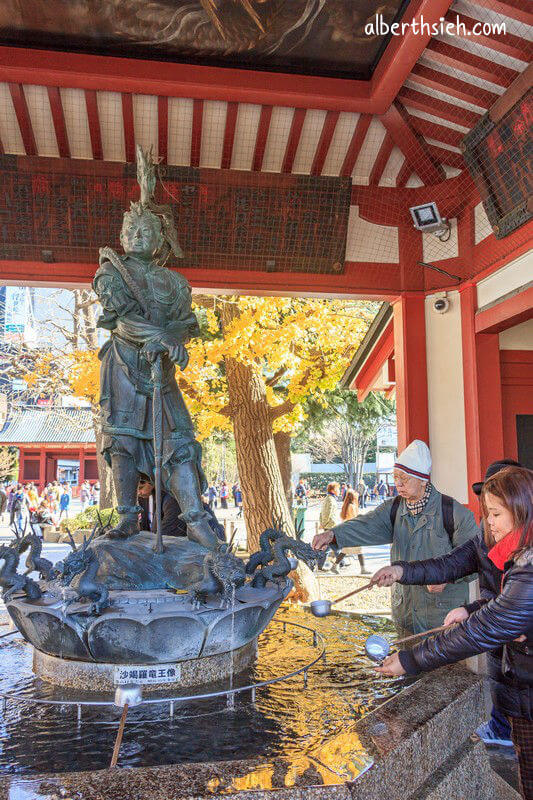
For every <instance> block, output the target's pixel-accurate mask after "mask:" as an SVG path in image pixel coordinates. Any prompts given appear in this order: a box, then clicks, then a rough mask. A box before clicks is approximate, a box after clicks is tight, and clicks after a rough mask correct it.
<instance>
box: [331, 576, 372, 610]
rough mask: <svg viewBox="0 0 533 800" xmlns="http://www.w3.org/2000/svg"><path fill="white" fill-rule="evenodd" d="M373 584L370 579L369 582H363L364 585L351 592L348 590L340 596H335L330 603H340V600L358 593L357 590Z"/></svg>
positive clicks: (361, 590) (359, 590)
mask: <svg viewBox="0 0 533 800" xmlns="http://www.w3.org/2000/svg"><path fill="white" fill-rule="evenodd" d="M373 585H374V584H373V583H372V581H370V583H365V585H364V586H359V588H358V589H354V590H353V592H348V594H343V596H342V597H337V598H335V600H332V601H331V605H334V604H335V603H340V602H341V600H347V599H348V597H353V595H354V594H358V593H359V592H364V590H365V589H370V587H371V586H373Z"/></svg>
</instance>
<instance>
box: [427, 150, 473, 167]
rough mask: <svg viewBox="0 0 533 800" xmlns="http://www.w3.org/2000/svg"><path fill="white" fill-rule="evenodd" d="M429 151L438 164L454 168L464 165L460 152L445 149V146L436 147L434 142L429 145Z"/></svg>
mask: <svg viewBox="0 0 533 800" xmlns="http://www.w3.org/2000/svg"><path fill="white" fill-rule="evenodd" d="M429 152H430V153H431V155H432V156H433V158H434V159H435V161H438V162H439V164H446V166H448V167H455V169H465V167H466V164H465V162H464V158H463V155H462V153H456V152H455V151H454V150H446V148H445V147H437V146H436V145H434V144H430V145H429Z"/></svg>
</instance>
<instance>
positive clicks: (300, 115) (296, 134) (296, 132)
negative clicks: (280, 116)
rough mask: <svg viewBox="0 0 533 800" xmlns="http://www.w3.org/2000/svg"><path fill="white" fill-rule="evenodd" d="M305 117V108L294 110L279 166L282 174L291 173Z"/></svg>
mask: <svg viewBox="0 0 533 800" xmlns="http://www.w3.org/2000/svg"><path fill="white" fill-rule="evenodd" d="M305 115H306V109H305V108H295V109H294V114H293V117H292V123H291V129H290V132H289V138H288V139H287V147H286V148H285V156H284V157H283V164H282V165H281V171H282V172H285V173H288V172H292V165H293V164H294V157H295V155H296V151H297V149H298V145H299V143H300V137H301V135H302V128H303V125H304V121H305Z"/></svg>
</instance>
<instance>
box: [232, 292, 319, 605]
mask: <svg viewBox="0 0 533 800" xmlns="http://www.w3.org/2000/svg"><path fill="white" fill-rule="evenodd" d="M237 314H238V310H237V306H236V304H233V303H231V302H230V301H226V302H225V304H224V308H223V313H222V321H223V326H224V327H226V326H227V325H228V324H229V323H230V322H231V321H232V319H234V318H235V316H236V315H237ZM225 367H226V378H227V381H228V394H229V409H230V411H229V413H230V416H231V419H232V421H233V431H234V436H235V447H236V452H237V468H238V471H239V478H240V483H241V489H242V493H243V510H244V520H245V524H246V530H247V535H248V550H249V552H250V553H253V552H255V551H257V550H259V536H260V535H261V533H262V532H263V531H264V530H265V529H266V528H270V527H271V526H272V523H273V522H274V521H275V522H279V523H280V524H281V525H282V526H283V530H284V531H285V533H287V534H288V535H289V536H294V535H295V531H294V524H293V520H292V515H291V511H290V510H289V506H288V504H287V498H286V496H285V492H284V487H283V480H282V476H281V470H280V465H279V462H278V457H277V453H276V447H275V444H274V434H273V431H272V416H271V411H270V406H269V403H268V400H267V397H266V386H265V381H264V380H263V377H262V376H261V375H260V374H259V371H258V370H257V368H256V367H255V366H254V365H250V364H242V363H241V362H240V361H237V360H236V359H234V358H231V357H229V356H226V358H225ZM295 583H296V589H297V597H298V599H301V600H307V599H308V598H309V597H312V598H313V597H316V596H318V587H317V582H316V580H315V578H314V576H313V573H312V572H311V571H310V570H309V569H308V568H307V567H306V565H305V564H303V565H300V567H299V568H298V571H297V575H296V581H295Z"/></svg>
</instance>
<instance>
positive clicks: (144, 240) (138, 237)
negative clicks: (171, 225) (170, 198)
mask: <svg viewBox="0 0 533 800" xmlns="http://www.w3.org/2000/svg"><path fill="white" fill-rule="evenodd" d="M120 243H121V245H122V247H123V248H124V252H125V253H128V254H130V253H131V255H134V256H137V257H138V258H145V259H151V258H152V257H153V256H154V255H155V253H156V252H157V250H158V249H159V248H160V246H161V233H160V232H159V231H158V230H157V229H156V226H155V225H154V223H153V222H152V221H151V219H150V217H148V216H142V217H134V219H133V220H130V221H128V222H127V223H126V224H125V225H124V226H123V228H122V232H121V234H120Z"/></svg>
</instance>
